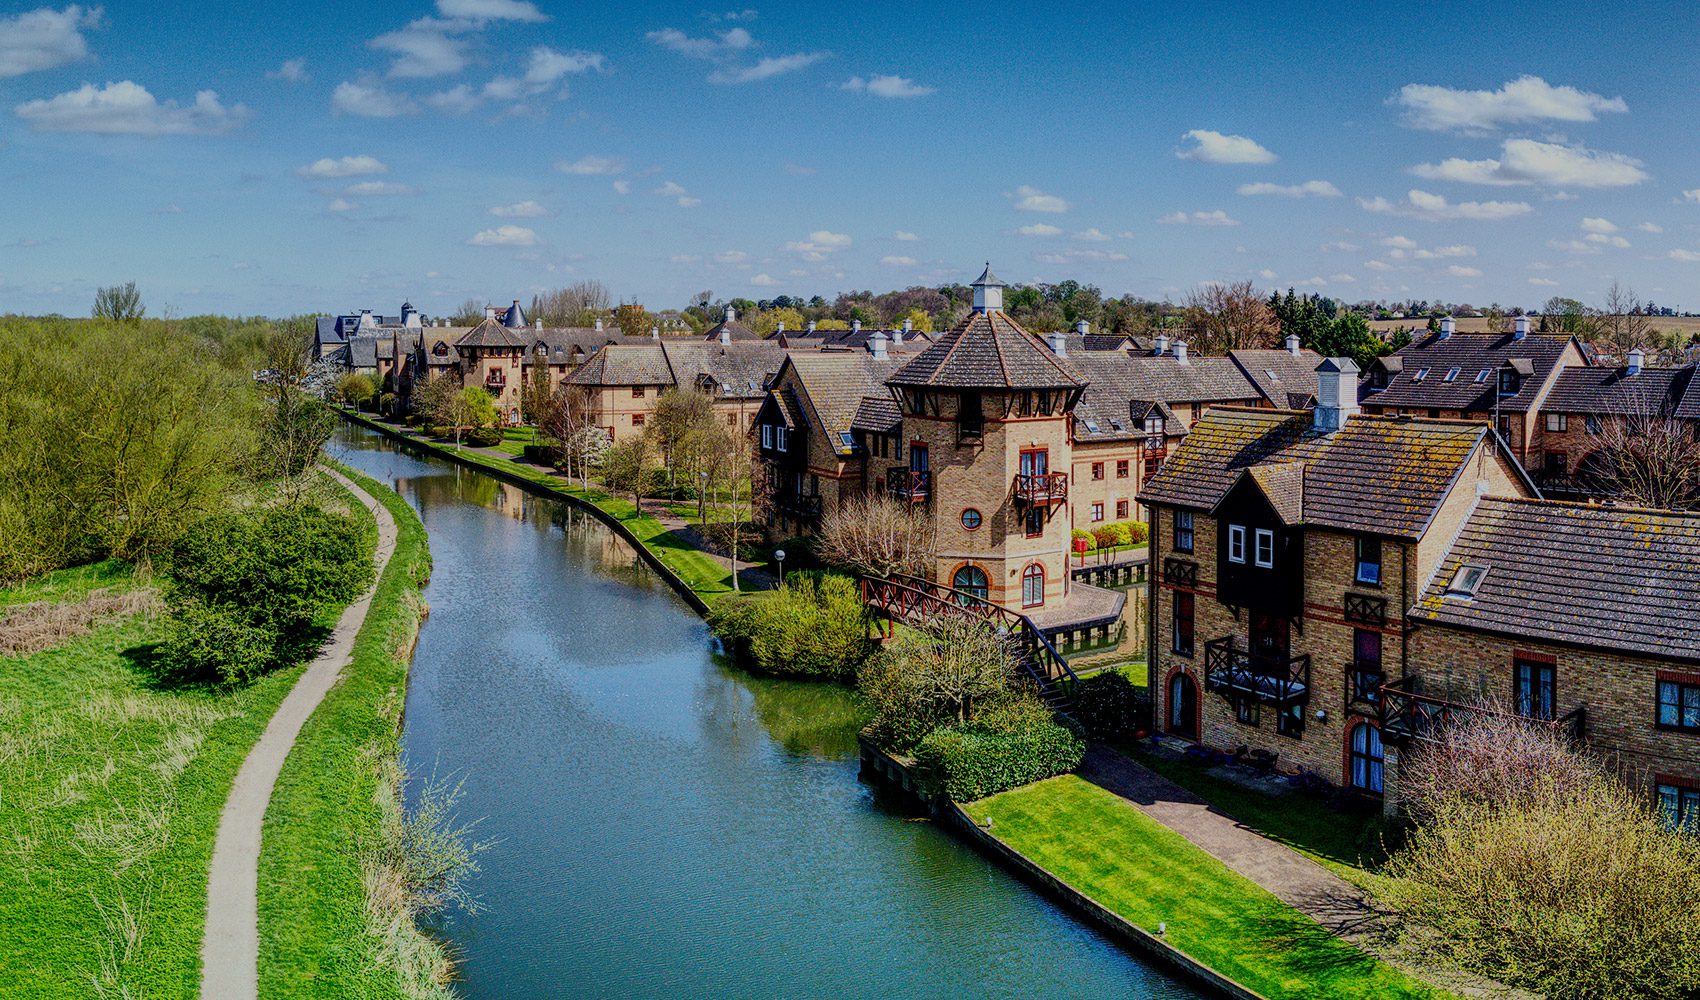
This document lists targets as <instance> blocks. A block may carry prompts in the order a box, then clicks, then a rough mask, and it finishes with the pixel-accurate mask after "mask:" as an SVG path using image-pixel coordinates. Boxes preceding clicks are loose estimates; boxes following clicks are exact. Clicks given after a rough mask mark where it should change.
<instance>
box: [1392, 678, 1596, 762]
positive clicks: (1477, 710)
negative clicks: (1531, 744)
mask: <svg viewBox="0 0 1700 1000" xmlns="http://www.w3.org/2000/svg"><path fill="white" fill-rule="evenodd" d="M1421 688H1422V680H1421V678H1419V677H1406V678H1404V679H1402V680H1398V681H1393V682H1392V683H1389V684H1383V685H1382V686H1381V711H1380V718H1381V739H1382V741H1383V742H1386V743H1392V744H1394V745H1397V746H1405V745H1407V744H1409V743H1410V742H1411V741H1413V740H1429V741H1435V740H1439V739H1442V738H1443V734H1444V733H1445V730H1446V727H1447V726H1448V725H1450V724H1451V723H1453V722H1458V721H1463V720H1467V719H1470V718H1472V717H1476V716H1498V717H1500V718H1505V719H1516V720H1518V721H1521V722H1535V721H1537V720H1532V719H1527V718H1525V717H1524V716H1521V715H1517V714H1516V713H1514V712H1505V711H1501V710H1499V709H1493V708H1486V707H1483V706H1481V705H1469V704H1465V703H1463V702H1458V701H1450V700H1448V699H1445V698H1437V697H1434V696H1432V695H1425V694H1422V693H1421ZM1539 724H1541V725H1547V726H1551V727H1552V728H1553V729H1554V730H1556V731H1558V732H1559V733H1562V734H1563V735H1564V736H1565V737H1566V738H1567V739H1569V740H1571V741H1572V742H1580V741H1581V739H1582V737H1583V736H1584V735H1585V734H1586V732H1587V710H1586V708H1585V707H1584V706H1581V705H1578V706H1576V708H1574V709H1572V710H1571V712H1570V713H1569V714H1568V715H1564V716H1561V717H1559V718H1557V719H1552V720H1540V722H1539Z"/></svg>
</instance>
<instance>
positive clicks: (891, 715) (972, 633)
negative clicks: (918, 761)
mask: <svg viewBox="0 0 1700 1000" xmlns="http://www.w3.org/2000/svg"><path fill="white" fill-rule="evenodd" d="M1015 664H1016V656H1015V644H1014V642H1013V641H1012V640H1011V639H1010V638H1009V637H1008V636H1006V635H1000V634H999V633H998V632H997V631H996V630H994V629H993V628H992V626H991V625H990V624H989V623H988V622H986V621H985V620H984V619H982V618H979V617H978V616H976V615H973V614H970V613H968V612H966V611H965V612H963V613H962V614H959V615H950V614H947V615H940V616H938V617H935V618H932V619H930V620H929V621H928V622H927V623H926V624H924V625H922V626H920V627H918V628H913V629H904V630H903V631H902V632H900V633H898V634H897V636H896V637H895V638H894V639H892V640H891V641H890V642H888V643H887V644H886V648H885V649H884V650H883V651H882V652H881V654H880V655H878V656H875V657H874V658H873V659H871V660H869V661H868V664H867V666H866V667H864V668H863V670H862V671H861V674H860V676H859V677H858V679H857V688H858V689H859V690H860V691H861V692H862V695H863V697H865V698H867V699H868V701H869V703H871V704H872V705H873V707H874V712H875V714H876V719H875V722H874V725H875V727H876V728H877V729H880V730H883V731H884V732H885V733H886V734H887V735H888V736H900V737H901V736H902V735H908V736H912V737H913V738H915V739H919V738H920V737H921V736H924V735H926V733H927V732H930V731H931V730H932V729H933V728H934V727H936V726H938V725H940V724H942V723H948V722H956V723H962V722H966V721H968V717H969V715H970V713H971V712H972V711H973V709H974V705H975V703H976V702H978V701H982V700H985V699H990V698H992V697H995V696H997V695H999V694H1002V693H1004V692H1007V691H1009V690H1010V689H1011V687H1012V684H1013V681H1014V678H1015ZM899 742H902V741H901V739H900V740H899Z"/></svg>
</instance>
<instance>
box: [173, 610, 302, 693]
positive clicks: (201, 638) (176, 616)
mask: <svg viewBox="0 0 1700 1000" xmlns="http://www.w3.org/2000/svg"><path fill="white" fill-rule="evenodd" d="M280 638H281V637H280V636H279V634H278V632H277V630H276V629H274V628H272V627H271V626H270V625H269V624H268V623H265V622H263V621H259V622H257V621H254V620H252V619H251V618H250V617H249V616H248V615H245V614H243V613H242V612H241V611H240V610H238V609H236V608H232V607H228V606H219V605H213V604H205V603H203V602H201V601H195V600H190V601H185V602H183V603H181V604H179V605H178V606H177V607H175V608H173V609H172V611H171V615H170V617H169V618H167V619H166V625H165V642H164V644H163V645H162V647H161V652H162V653H163V654H164V656H163V657H162V660H161V669H160V673H161V676H162V677H163V678H164V679H165V680H168V681H173V682H177V683H194V682H200V681H217V682H219V683H222V684H230V685H235V684H246V683H247V682H249V681H251V680H253V679H254V678H256V677H258V676H260V675H261V674H263V673H265V672H266V671H268V670H271V669H272V668H273V667H274V666H276V665H277V650H278V646H279V645H280Z"/></svg>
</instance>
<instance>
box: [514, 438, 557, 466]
mask: <svg viewBox="0 0 1700 1000" xmlns="http://www.w3.org/2000/svg"><path fill="white" fill-rule="evenodd" d="M520 454H521V456H522V457H523V458H524V459H525V460H526V461H527V462H530V463H532V464H533V465H547V466H549V467H550V468H558V467H559V466H560V465H561V463H562V462H564V461H566V458H567V453H566V449H565V448H563V447H562V446H561V442H559V441H557V440H555V439H554V438H539V439H538V440H537V441H536V442H534V443H532V444H528V445H526V446H525V447H524V448H522V449H521V450H520Z"/></svg>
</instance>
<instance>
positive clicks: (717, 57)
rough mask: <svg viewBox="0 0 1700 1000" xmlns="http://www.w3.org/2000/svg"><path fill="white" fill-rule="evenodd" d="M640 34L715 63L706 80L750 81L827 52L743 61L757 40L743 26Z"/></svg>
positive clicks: (796, 66) (810, 62) (797, 66)
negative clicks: (699, 33) (705, 33)
mask: <svg viewBox="0 0 1700 1000" xmlns="http://www.w3.org/2000/svg"><path fill="white" fill-rule="evenodd" d="M644 37H645V38H647V39H648V40H649V41H650V42H651V43H652V44H655V45H659V46H661V47H662V48H664V49H667V50H669V51H671V52H677V53H679V54H680V55H682V56H687V57H689V58H691V59H702V60H706V61H708V62H712V63H716V64H718V67H719V68H717V69H715V70H714V71H713V72H712V73H710V74H709V75H708V80H709V82H710V83H722V84H738V83H754V82H756V81H758V80H766V79H770V78H772V77H775V76H779V75H781V74H784V73H792V72H795V71H797V70H800V69H803V68H804V67H807V66H811V65H813V64H815V63H817V62H819V61H821V60H822V59H825V58H826V57H827V56H829V55H831V53H829V52H796V53H792V54H791V55H787V56H764V57H763V58H761V59H758V60H756V61H755V62H754V63H748V64H746V63H743V62H741V60H742V59H743V58H744V56H745V55H746V54H747V53H749V51H750V50H751V49H754V48H756V45H757V43H756V40H755V38H754V37H753V36H752V35H751V34H750V33H749V32H748V31H747V30H745V29H743V28H730V29H728V30H726V31H722V32H717V33H715V34H712V35H709V36H706V37H702V38H695V37H692V36H690V35H687V34H685V33H684V32H683V31H680V30H679V29H677V28H662V29H661V30H660V31H651V32H650V33H648V34H647V35H645V36H644Z"/></svg>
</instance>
